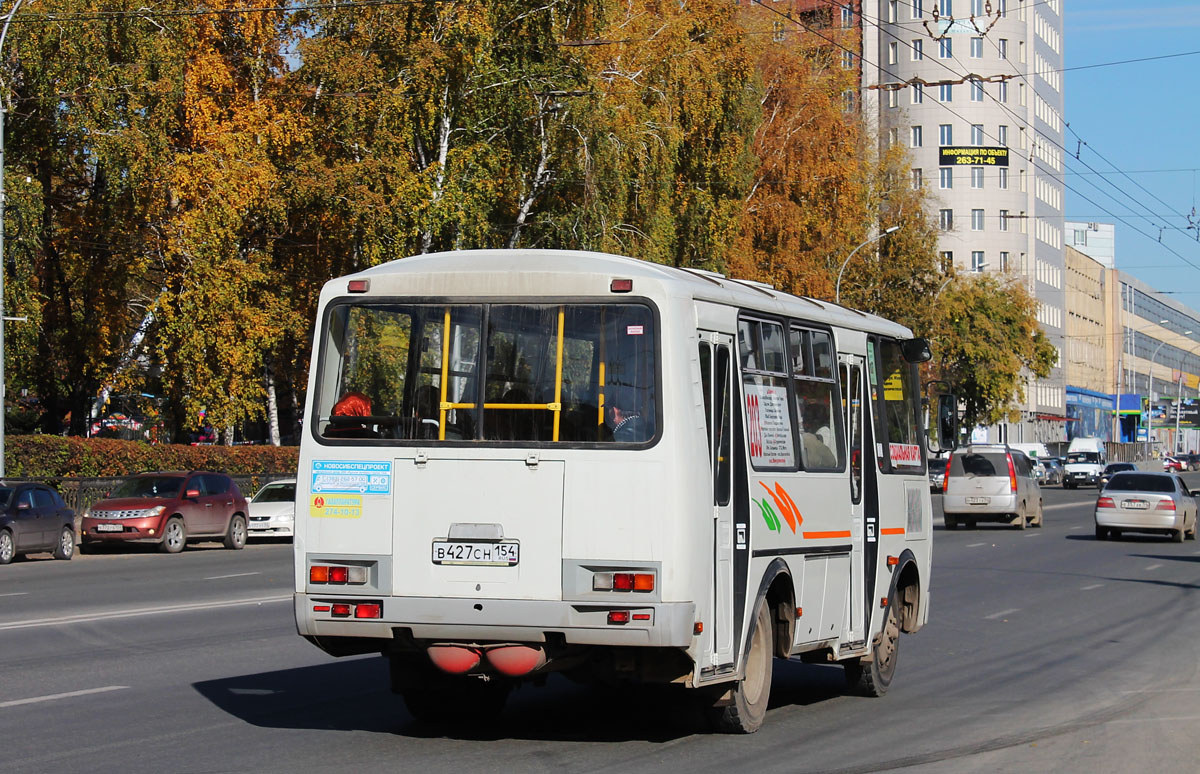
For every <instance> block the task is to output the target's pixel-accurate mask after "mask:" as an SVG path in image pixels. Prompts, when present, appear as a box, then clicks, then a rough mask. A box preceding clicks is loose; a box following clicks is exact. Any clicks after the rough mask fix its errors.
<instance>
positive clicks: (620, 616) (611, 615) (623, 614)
mask: <svg viewBox="0 0 1200 774" xmlns="http://www.w3.org/2000/svg"><path fill="white" fill-rule="evenodd" d="M608 622H609V623H610V624H618V625H619V624H627V623H629V611H628V610H609V611H608Z"/></svg>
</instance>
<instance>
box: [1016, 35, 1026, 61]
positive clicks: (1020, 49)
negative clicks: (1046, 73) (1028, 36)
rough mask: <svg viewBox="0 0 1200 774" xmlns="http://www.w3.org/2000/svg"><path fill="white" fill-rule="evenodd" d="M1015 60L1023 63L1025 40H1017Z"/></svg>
mask: <svg viewBox="0 0 1200 774" xmlns="http://www.w3.org/2000/svg"><path fill="white" fill-rule="evenodd" d="M1017 61H1018V62H1020V63H1021V64H1024V63H1025V41H1023V40H1018V41H1017Z"/></svg>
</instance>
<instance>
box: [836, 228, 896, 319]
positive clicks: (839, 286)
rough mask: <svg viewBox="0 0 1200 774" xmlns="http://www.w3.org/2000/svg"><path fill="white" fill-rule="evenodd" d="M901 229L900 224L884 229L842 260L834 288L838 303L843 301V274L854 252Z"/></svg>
mask: <svg viewBox="0 0 1200 774" xmlns="http://www.w3.org/2000/svg"><path fill="white" fill-rule="evenodd" d="M899 230H900V227H899V226H892V227H891V228H888V229H884V231H883V232H881V233H879V234H876V235H875V236H873V237H871V238H870V239H868V240H867V241H865V242H863V243H862V244H861V245H859V246H858V247H856V248H854V249H853V250H851V251H850V254H849V255H847V256H846V260H844V261H842V268H840V269H838V277H837V285H835V286H834V289H833V299H834V301H835V302H836V303H839V304H840V303H842V274H843V273H844V272H845V271H846V265H847V264H848V263H850V259H851V258H853V257H854V254H855V253H857V252H858V251H859V250H861V249H862V248H864V247H866V246H867V245H869V244H871V243H872V242H878V241H879V240H880V239H883V238H884V237H885V236H887V235H888V234H892V233H894V232H896V231H899Z"/></svg>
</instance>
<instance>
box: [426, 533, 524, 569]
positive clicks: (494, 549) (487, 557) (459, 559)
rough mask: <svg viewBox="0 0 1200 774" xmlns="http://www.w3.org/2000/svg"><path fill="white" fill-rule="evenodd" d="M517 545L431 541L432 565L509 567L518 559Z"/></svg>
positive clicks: (518, 547) (518, 550) (511, 543)
mask: <svg viewBox="0 0 1200 774" xmlns="http://www.w3.org/2000/svg"><path fill="white" fill-rule="evenodd" d="M520 552H521V546H520V544H519V543H515V542H506V543H494V542H472V541H463V540H435V541H433V563H434V564H469V565H478V566H482V567H511V566H512V565H514V564H516V563H517V561H518V560H519V559H520Z"/></svg>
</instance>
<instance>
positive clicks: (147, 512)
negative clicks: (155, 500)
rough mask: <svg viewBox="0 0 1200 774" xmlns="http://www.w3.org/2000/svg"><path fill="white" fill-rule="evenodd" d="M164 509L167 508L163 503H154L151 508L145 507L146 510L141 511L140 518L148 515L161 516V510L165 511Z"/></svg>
mask: <svg viewBox="0 0 1200 774" xmlns="http://www.w3.org/2000/svg"><path fill="white" fill-rule="evenodd" d="M166 509H167V506H165V505H156V506H154V507H153V508H147V509H146V510H144V511H142V515H141V518H143V519H144V518H146V517H148V516H161V515H162V512H163V511H165V510H166Z"/></svg>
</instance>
